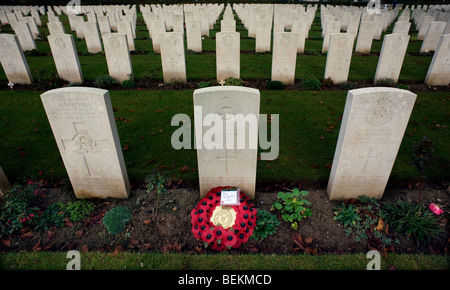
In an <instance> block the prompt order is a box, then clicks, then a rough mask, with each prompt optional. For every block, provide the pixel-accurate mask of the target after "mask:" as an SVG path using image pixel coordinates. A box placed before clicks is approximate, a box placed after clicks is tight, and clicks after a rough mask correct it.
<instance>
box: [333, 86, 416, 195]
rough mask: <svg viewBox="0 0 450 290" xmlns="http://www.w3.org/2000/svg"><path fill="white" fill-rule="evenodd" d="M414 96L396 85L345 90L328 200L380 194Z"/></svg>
mask: <svg viewBox="0 0 450 290" xmlns="http://www.w3.org/2000/svg"><path fill="white" fill-rule="evenodd" d="M415 99H416V95H415V94H413V93H411V92H410V91H406V90H400V89H396V88H385V87H374V88H363V89H356V90H351V91H349V92H348V94H347V101H346V103H345V109H344V114H343V118H342V123H341V129H340V131H339V137H338V141H337V146H336V151H335V154H334V159H333V164H332V167H331V173H330V179H329V181H328V188H327V192H328V196H329V198H330V199H331V200H342V199H350V198H357V197H358V196H360V195H365V196H369V197H374V198H377V199H380V198H381V197H382V196H383V193H384V190H385V187H386V184H387V181H388V179H389V175H390V174H391V170H392V166H393V165H394V162H395V158H396V156H397V152H398V149H399V147H400V144H401V141H402V138H403V134H404V133H405V130H406V126H407V124H408V121H409V117H410V115H411V112H412V109H413V107H414V102H415Z"/></svg>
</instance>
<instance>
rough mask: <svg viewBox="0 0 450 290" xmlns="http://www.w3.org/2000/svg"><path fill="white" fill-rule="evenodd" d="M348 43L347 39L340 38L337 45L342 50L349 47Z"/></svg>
mask: <svg viewBox="0 0 450 290" xmlns="http://www.w3.org/2000/svg"><path fill="white" fill-rule="evenodd" d="M347 43H348V39H347V37H345V36H343V37H339V38H338V41H337V45H338V47H339V48H340V49H343V48H345V47H346V46H347Z"/></svg>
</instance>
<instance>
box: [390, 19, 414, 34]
mask: <svg viewBox="0 0 450 290" xmlns="http://www.w3.org/2000/svg"><path fill="white" fill-rule="evenodd" d="M410 27H411V22H403V21H402V22H400V21H398V22H395V24H394V29H393V30H392V34H409V28H410Z"/></svg>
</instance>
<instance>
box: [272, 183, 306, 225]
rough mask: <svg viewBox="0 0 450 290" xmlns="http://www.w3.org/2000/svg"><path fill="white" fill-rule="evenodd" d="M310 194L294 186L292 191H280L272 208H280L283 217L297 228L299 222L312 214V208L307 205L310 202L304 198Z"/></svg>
mask: <svg viewBox="0 0 450 290" xmlns="http://www.w3.org/2000/svg"><path fill="white" fill-rule="evenodd" d="M308 194H309V192H308V191H304V190H302V191H300V190H298V188H294V189H293V191H292V192H279V193H278V196H277V197H278V199H277V200H276V201H275V202H274V203H273V204H272V207H271V210H275V209H276V210H279V211H280V212H281V218H282V219H283V220H284V221H286V222H290V223H291V226H292V228H294V230H297V227H298V222H300V221H301V220H302V219H304V218H307V217H309V216H311V215H312V211H311V209H309V208H306V207H305V206H307V205H310V202H309V201H307V200H306V199H304V197H305V196H306V195H308Z"/></svg>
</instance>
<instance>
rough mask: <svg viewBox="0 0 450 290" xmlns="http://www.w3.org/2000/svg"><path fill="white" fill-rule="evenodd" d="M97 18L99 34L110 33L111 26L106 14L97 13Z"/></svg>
mask: <svg viewBox="0 0 450 290" xmlns="http://www.w3.org/2000/svg"><path fill="white" fill-rule="evenodd" d="M97 20H98V27H99V30H100V34H105V33H111V27H110V26H109V19H108V16H106V15H97Z"/></svg>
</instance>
